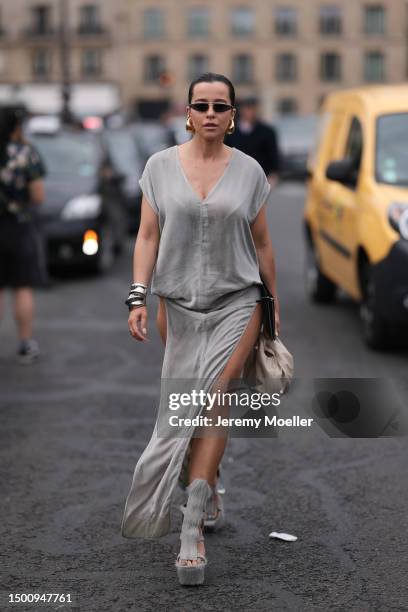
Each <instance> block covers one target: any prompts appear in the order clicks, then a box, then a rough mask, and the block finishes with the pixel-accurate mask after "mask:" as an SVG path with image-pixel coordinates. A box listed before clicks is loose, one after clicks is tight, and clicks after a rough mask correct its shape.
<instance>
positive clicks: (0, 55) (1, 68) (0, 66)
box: [0, 50, 6, 74]
mask: <svg viewBox="0 0 408 612" xmlns="http://www.w3.org/2000/svg"><path fill="white" fill-rule="evenodd" d="M4 72H6V54H5V53H4V51H1V50H0V74H4Z"/></svg>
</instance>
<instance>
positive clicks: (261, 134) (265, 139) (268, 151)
mask: <svg viewBox="0 0 408 612" xmlns="http://www.w3.org/2000/svg"><path fill="white" fill-rule="evenodd" d="M224 142H225V144H227V145H228V146H230V147H236V148H237V149H240V150H241V151H243V152H244V153H246V154H247V155H250V156H251V157H253V158H254V159H256V161H257V162H258V163H259V164H260V165H261V166H262V168H263V170H264V172H265V174H266V176H267V179H268V181H269V184H270V185H272V186H275V185H276V183H277V182H278V179H279V169H280V159H279V158H280V155H279V145H278V137H277V133H276V130H275V128H274V127H273V126H272V125H269V124H267V123H265V122H264V121H262V120H261V119H260V118H259V101H258V98H256V97H255V96H250V97H247V98H244V99H242V100H241V101H240V103H239V104H238V111H237V122H236V129H235V131H234V133H233V134H230V135H227V136H226V137H225V140H224Z"/></svg>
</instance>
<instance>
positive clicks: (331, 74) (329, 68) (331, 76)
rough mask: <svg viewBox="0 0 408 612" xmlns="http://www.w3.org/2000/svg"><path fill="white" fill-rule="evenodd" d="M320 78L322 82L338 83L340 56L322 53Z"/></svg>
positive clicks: (339, 77)
mask: <svg viewBox="0 0 408 612" xmlns="http://www.w3.org/2000/svg"><path fill="white" fill-rule="evenodd" d="M320 78H321V80H322V81H340V79H341V57H340V55H338V54H337V53H323V54H322V55H321V56H320Z"/></svg>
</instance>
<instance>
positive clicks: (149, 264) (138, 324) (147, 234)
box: [128, 195, 160, 341]
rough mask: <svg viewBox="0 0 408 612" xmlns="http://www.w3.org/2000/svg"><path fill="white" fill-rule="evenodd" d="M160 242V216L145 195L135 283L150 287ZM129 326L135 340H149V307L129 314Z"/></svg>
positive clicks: (142, 307)
mask: <svg viewBox="0 0 408 612" xmlns="http://www.w3.org/2000/svg"><path fill="white" fill-rule="evenodd" d="M159 242H160V228H159V220H158V216H157V215H156V213H155V212H154V210H153V209H152V207H151V206H150V204H149V203H148V200H147V199H146V196H145V195H143V198H142V211H141V217H140V226H139V231H138V234H137V238H136V242H135V248H134V252H133V282H140V283H143V284H144V285H147V286H149V284H150V281H151V277H152V274H153V268H154V266H155V264H156V259H157V252H158V248H159ZM128 324H129V331H130V333H131V334H132V336H133V337H134V338H136V339H137V340H142V341H145V340H147V336H146V334H147V307H146V306H139V307H137V308H133V309H132V310H131V311H130V313H129V319H128ZM140 330H142V331H140Z"/></svg>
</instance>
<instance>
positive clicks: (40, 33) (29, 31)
mask: <svg viewBox="0 0 408 612" xmlns="http://www.w3.org/2000/svg"><path fill="white" fill-rule="evenodd" d="M56 33H57V31H56V29H55V28H53V27H51V26H47V27H41V28H39V27H35V26H30V27H28V28H25V29H24V30H23V34H24V36H26V37H27V38H49V37H50V36H55V34H56Z"/></svg>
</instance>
